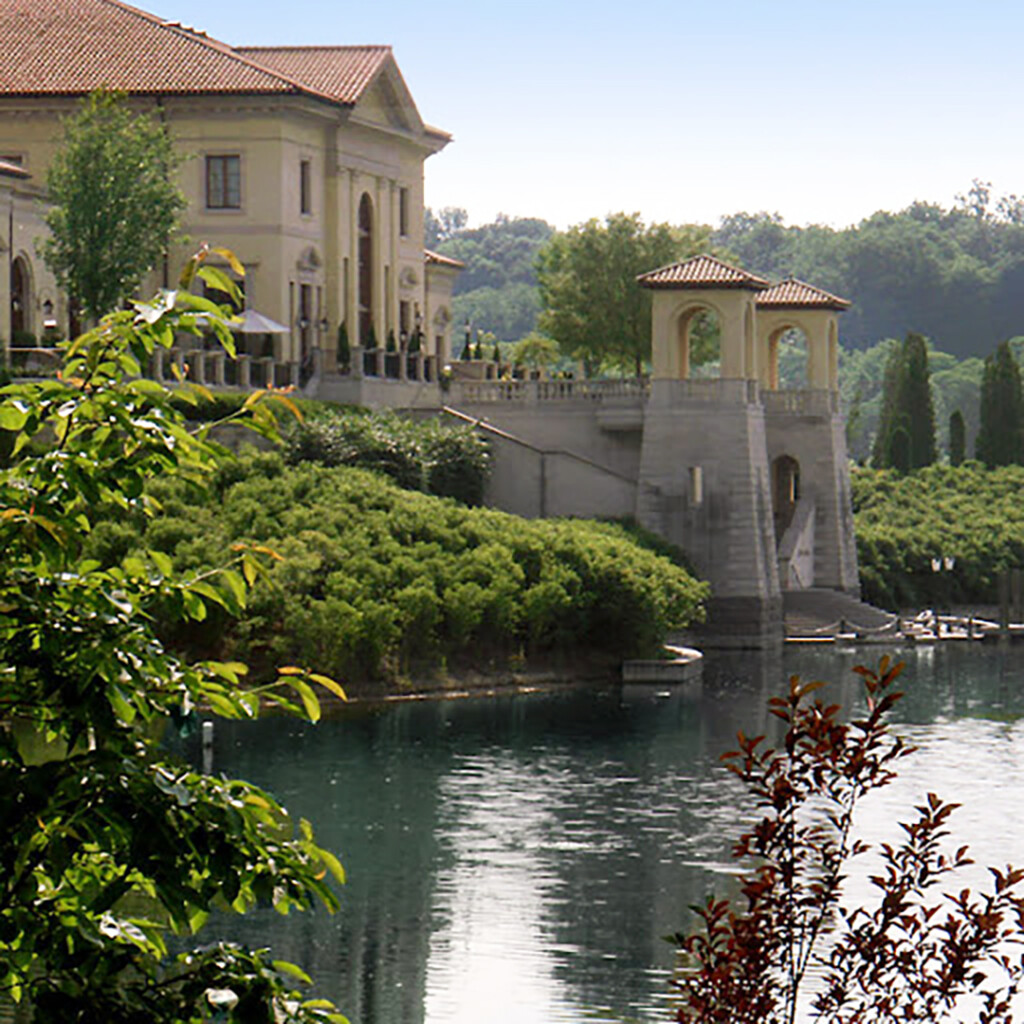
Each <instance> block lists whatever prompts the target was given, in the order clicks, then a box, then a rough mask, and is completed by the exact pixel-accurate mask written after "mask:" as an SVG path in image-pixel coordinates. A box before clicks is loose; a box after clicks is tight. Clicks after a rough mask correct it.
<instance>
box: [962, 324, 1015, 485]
mask: <svg viewBox="0 0 1024 1024" xmlns="http://www.w3.org/2000/svg"><path fill="white" fill-rule="evenodd" d="M1022 428H1024V406H1022V401H1021V386H1020V369H1019V367H1018V366H1017V360H1016V359H1014V358H1013V352H1012V351H1011V350H1010V345H1009V343H1008V342H1005V341H1004V342H1002V343H1001V344H1000V345H999V347H998V348H997V349H996V350H995V352H994V353H993V354H992V355H990V356H989V357H988V358H987V359H986V360H985V372H984V374H983V376H982V378H981V425H980V427H979V429H978V439H977V441H976V442H975V446H974V447H975V454H976V455H977V457H978V458H979V459H981V461H982V462H984V463H985V465H986V466H1009V465H1011V464H1013V463H1020V462H1021V461H1024V459H1022V455H1024V446H1022V443H1021V442H1022Z"/></svg>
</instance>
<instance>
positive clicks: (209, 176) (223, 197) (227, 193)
mask: <svg viewBox="0 0 1024 1024" xmlns="http://www.w3.org/2000/svg"><path fill="white" fill-rule="evenodd" d="M231 161H233V162H234V167H235V188H236V192H237V194H236V195H235V196H232V194H231V188H230V180H229V174H228V171H229V166H230V163H229V162H231ZM217 166H219V167H220V174H221V179H220V185H219V195H217V194H215V191H216V190H215V189H214V188H213V168H214V167H217ZM203 168H204V172H205V173H204V180H203V193H204V194H203V198H204V200H205V208H206V209H207V210H213V211H215V212H225V211H226V212H230V211H235V210H241V209H242V154H241V153H207V154H206V158H205V160H204V163H203ZM233 198H235V199H237V201H236V202H231V200H232V199H233ZM214 200H220V201H219V202H215V201H214Z"/></svg>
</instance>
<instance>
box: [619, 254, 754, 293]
mask: <svg viewBox="0 0 1024 1024" xmlns="http://www.w3.org/2000/svg"><path fill="white" fill-rule="evenodd" d="M637 281H638V282H639V283H640V284H641V285H642V286H643V287H644V288H748V289H750V290H751V291H760V290H761V289H762V288H767V287H768V282H767V281H766V280H765V279H764V278H762V277H756V276H755V275H754V274H751V273H749V272H748V271H746V270H741V269H740V268H739V267H734V266H732V265H731V264H729V263H725V262H724V261H722V260H720V259H716V258H715V257H714V256H708V255H704V256H693V257H691V258H690V259H688V260H683V261H682V262H680V263H673V264H671V265H670V266H667V267H659V268H658V269H657V270H651V271H648V272H647V273H646V274H640V275H639V276H638V277H637Z"/></svg>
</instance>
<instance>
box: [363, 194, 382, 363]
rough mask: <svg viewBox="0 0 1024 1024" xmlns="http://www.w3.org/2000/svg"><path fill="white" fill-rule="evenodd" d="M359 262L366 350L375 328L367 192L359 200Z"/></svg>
mask: <svg viewBox="0 0 1024 1024" xmlns="http://www.w3.org/2000/svg"><path fill="white" fill-rule="evenodd" d="M358 260H359V344H360V345H362V346H363V347H364V348H365V347H366V346H367V345H368V343H369V339H370V331H371V329H372V328H373V205H372V204H371V202H370V197H369V195H367V194H366V193H365V192H364V193H363V198H362V199H360V200H359V253H358ZM378 342H379V339H378Z"/></svg>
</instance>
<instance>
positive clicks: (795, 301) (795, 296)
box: [757, 277, 850, 310]
mask: <svg viewBox="0 0 1024 1024" xmlns="http://www.w3.org/2000/svg"><path fill="white" fill-rule="evenodd" d="M757 306H758V309H835V310H843V309H849V308H850V301H849V299H841V298H839V296H838V295H833V294H832V293H831V292H827V291H825V290H824V289H822V288H815V287H814V285H812V284H807V283H806V282H804V281H798V280H797V279H796V278H795V277H788V278H786V280H785V281H780V282H779V283H778V284H776V285H772V287H771V288H768V289H767V290H765V291H763V292H761V294H760V295H758V297H757Z"/></svg>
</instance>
